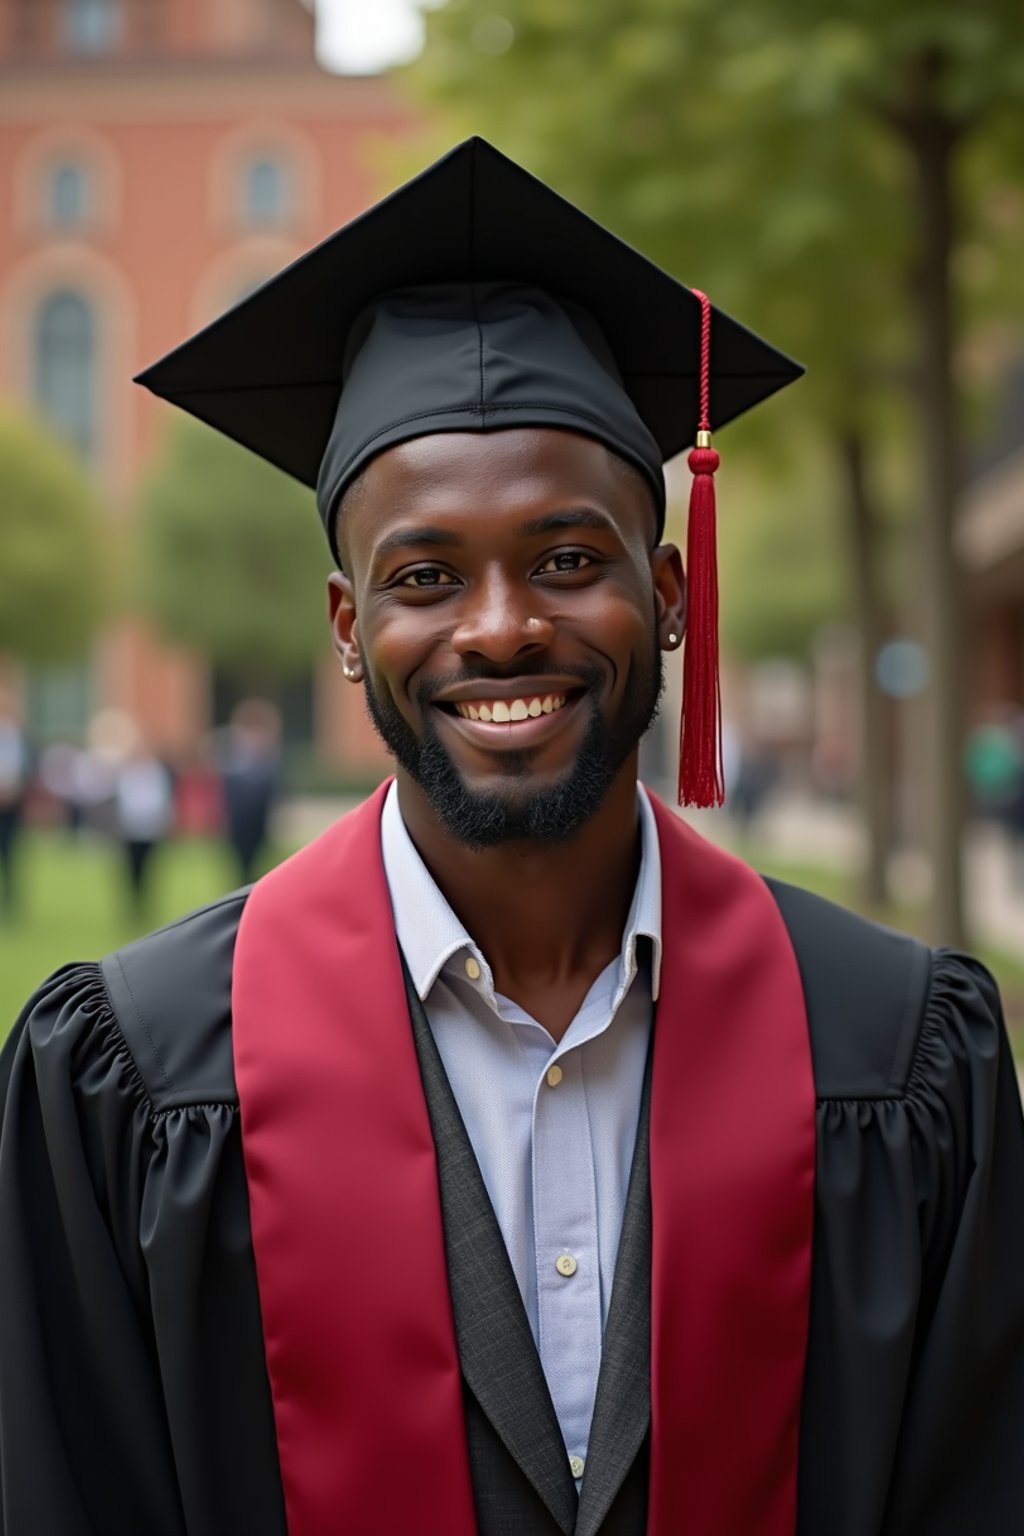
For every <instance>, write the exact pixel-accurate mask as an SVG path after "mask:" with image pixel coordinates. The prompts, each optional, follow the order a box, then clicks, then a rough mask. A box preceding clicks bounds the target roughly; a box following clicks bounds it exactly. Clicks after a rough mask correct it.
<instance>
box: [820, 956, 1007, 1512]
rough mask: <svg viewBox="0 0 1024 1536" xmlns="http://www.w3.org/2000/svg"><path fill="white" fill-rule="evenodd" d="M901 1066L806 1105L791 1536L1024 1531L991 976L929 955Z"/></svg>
mask: <svg viewBox="0 0 1024 1536" xmlns="http://www.w3.org/2000/svg"><path fill="white" fill-rule="evenodd" d="M929 964H930V978H929V979H928V980H927V983H926V987H925V992H924V997H925V1001H924V1006H923V1011H922V1013H921V1014H920V1016H919V1018H917V1019H910V1020H909V1024H910V1026H911V1028H912V1031H913V1041H912V1043H913V1049H912V1051H911V1052H910V1053H909V1058H908V1060H909V1065H908V1068H907V1069H906V1070H905V1071H903V1073H902V1076H901V1077H898V1078H895V1079H891V1080H890V1081H889V1083H888V1084H886V1085H883V1086H884V1088H885V1091H878V1089H877V1087H875V1086H872V1087H871V1088H870V1089H867V1088H865V1087H864V1085H863V1084H862V1085H859V1086H858V1085H856V1084H854V1085H853V1086H852V1087H851V1090H850V1091H849V1092H848V1093H838V1092H837V1093H835V1094H832V1093H830V1094H829V1096H827V1097H825V1098H823V1099H822V1100H821V1102H819V1106H818V1179H817V1193H816V1209H815V1238H814V1266H813V1275H812V1296H811V1332H810V1340H809V1350H808V1364H807V1379H806V1388H805V1399H804V1414H803V1420H802V1428H801V1462H802V1465H801V1519H800V1522H799V1532H798V1536H825V1533H826V1532H827V1533H828V1536H1021V1533H1024V1122H1022V1118H1021V1108H1020V1097H1019V1091H1018V1085H1017V1077H1016V1072H1015V1068H1014V1062H1013V1059H1012V1056H1011V1054H1010V1049H1009V1042H1008V1040H1007V1036H1006V1031H1005V1028H1004V1025H1003V1019H1002V1011H1001V1007H1000V1002H999V996H998V993H997V991H996V987H995V983H994V982H993V980H992V978H991V976H990V975H989V974H988V972H987V971H986V970H985V969H984V967H983V966H981V965H980V964H979V963H978V962H976V961H974V960H972V959H970V958H969V957H966V956H963V955H959V954H954V953H952V952H950V951H943V950H937V951H934V952H932V954H931V955H930V957H929Z"/></svg>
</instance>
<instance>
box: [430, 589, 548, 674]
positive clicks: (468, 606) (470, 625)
mask: <svg viewBox="0 0 1024 1536" xmlns="http://www.w3.org/2000/svg"><path fill="white" fill-rule="evenodd" d="M536 609H537V602H536V599H535V598H533V599H531V595H530V592H529V589H528V588H524V587H523V586H522V584H521V583H514V582H511V581H509V580H508V579H507V578H506V577H504V576H502V575H501V574H500V573H494V574H492V575H491V576H490V577H489V578H488V580H487V581H484V582H480V583H479V584H477V585H476V586H474V587H473V588H471V589H470V591H469V592H468V593H467V594H466V598H465V599H464V601H463V603H462V604H461V610H460V613H459V617H458V622H457V624H456V626H455V629H454V631H453V633H452V637H451V645H452V649H453V650H454V651H455V652H456V654H457V655H459V656H469V655H473V654H475V655H477V656H483V657H486V659H487V660H488V661H491V662H494V663H496V664H498V665H505V664H507V663H508V662H510V661H513V660H514V659H515V658H516V657H518V656H530V655H534V654H536V653H537V652H538V651H544V650H546V649H547V648H548V646H549V645H550V644H551V641H552V638H553V636H554V626H553V624H551V622H550V621H549V620H548V619H546V618H544V616H543V615H542V614H538V613H537V611H536Z"/></svg>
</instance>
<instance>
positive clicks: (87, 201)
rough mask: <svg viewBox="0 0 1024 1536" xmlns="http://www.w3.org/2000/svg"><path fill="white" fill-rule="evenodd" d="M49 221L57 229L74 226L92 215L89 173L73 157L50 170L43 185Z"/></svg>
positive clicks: (82, 222) (87, 219) (72, 227)
mask: <svg viewBox="0 0 1024 1536" xmlns="http://www.w3.org/2000/svg"><path fill="white" fill-rule="evenodd" d="M46 201H47V213H48V215H49V223H50V224H51V225H52V226H53V227H54V228H57V229H77V228H80V227H81V226H82V225H83V224H88V222H89V220H90V217H91V215H92V201H93V199H92V188H91V186H90V177H89V172H88V171H87V170H86V168H85V166H83V165H79V164H78V163H77V162H76V161H74V160H64V161H61V162H60V163H59V164H58V165H55V166H54V167H53V168H52V169H51V171H50V177H49V185H48V188H47V199H46Z"/></svg>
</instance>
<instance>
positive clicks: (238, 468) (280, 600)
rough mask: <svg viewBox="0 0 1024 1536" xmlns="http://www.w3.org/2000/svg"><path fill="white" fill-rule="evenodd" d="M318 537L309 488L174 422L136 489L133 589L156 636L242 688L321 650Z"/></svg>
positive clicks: (323, 568) (212, 435)
mask: <svg viewBox="0 0 1024 1536" xmlns="http://www.w3.org/2000/svg"><path fill="white" fill-rule="evenodd" d="M329 568H330V559H329V553H328V549H327V542H326V540H325V538H324V536H323V533H322V531H321V529H320V524H319V520H318V518H317V515H316V510H315V507H314V504H313V497H312V494H311V493H310V492H309V491H308V490H306V489H305V487H303V486H300V485H299V484H298V483H297V482H296V481H294V480H292V479H291V478H290V477H289V476H288V475H285V474H283V473H282V472H281V471H280V470H277V469H274V468H273V467H272V466H271V465H269V464H266V463H265V462H264V461H263V460H261V459H259V458H257V457H256V455H255V454H252V453H250V452H249V451H248V450H247V449H245V448H241V447H239V446H238V445H237V444H236V443H232V442H230V441H229V440H228V439H227V438H225V437H222V436H221V435H220V434H219V433H216V432H214V431H212V430H211V429H210V428H209V427H206V426H203V425H202V424H201V423H199V422H196V421H193V420H192V419H191V418H188V417H180V418H179V419H177V420H176V421H175V422H174V423H173V425H172V427H171V430H170V432H169V434H168V438H167V443H166V447H165V451H164V453H163V455H162V457H161V458H160V460H159V462H158V463H157V465H156V467H155V469H154V471H153V474H152V475H151V477H150V479H149V481H148V483H147V485H146V486H145V488H144V492H143V499H142V530H141V596H142V601H143V604H144V606H145V608H146V610H147V611H148V612H149V613H150V614H151V615H152V616H153V618H154V619H155V620H156V622H157V624H158V625H159V626H160V628H161V629H163V631H164V633H165V634H166V635H167V636H168V638H170V639H172V640H175V641H177V642H178V643H180V644H182V645H187V646H190V647H192V648H194V649H195V650H197V651H200V652H202V653H203V654H204V655H205V656H207V657H209V659H210V660H211V661H213V662H214V663H216V664H217V665H219V666H221V667H222V668H224V669H225V670H226V671H227V672H229V673H230V674H231V675H232V676H233V677H235V678H236V679H237V680H238V681H239V682H240V683H242V684H243V685H252V686H257V685H266V683H267V682H268V680H269V681H276V680H279V679H281V678H284V677H287V676H290V675H293V674H295V673H297V672H301V671H302V670H304V669H305V668H307V667H308V666H309V665H310V664H311V663H312V662H313V660H314V659H315V658H316V657H317V656H318V655H319V654H320V653H321V652H322V651H323V648H324V644H325V638H326V632H327V626H326V623H325V618H324V614H325V597H324V589H325V580H326V573H327V571H328V570H329Z"/></svg>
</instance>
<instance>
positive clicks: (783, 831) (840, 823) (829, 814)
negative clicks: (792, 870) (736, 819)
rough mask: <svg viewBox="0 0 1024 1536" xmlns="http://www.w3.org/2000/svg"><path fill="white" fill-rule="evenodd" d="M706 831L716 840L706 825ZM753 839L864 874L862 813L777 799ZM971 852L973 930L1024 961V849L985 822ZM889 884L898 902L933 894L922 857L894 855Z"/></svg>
mask: <svg viewBox="0 0 1024 1536" xmlns="http://www.w3.org/2000/svg"><path fill="white" fill-rule="evenodd" d="M701 829H702V830H703V831H705V832H706V833H707V835H709V836H712V837H714V836H716V830H715V828H714V826H713V825H710V824H709V823H708V822H707V821H705V822H703V823H702V826H701ZM751 837H752V841H753V842H755V843H756V844H757V846H758V847H764V848H765V849H767V850H768V851H770V852H771V853H772V854H774V855H776V856H777V857H778V858H780V859H786V860H791V861H792V862H794V863H798V864H800V863H802V864H819V865H825V866H827V867H829V868H832V869H837V870H839V869H841V870H843V871H847V872H848V871H851V870H855V869H857V868H858V866H859V864H860V862H861V859H862V857H863V837H862V834H861V828H860V820H859V817H858V815H857V813H856V811H854V810H853V809H851V807H849V806H843V805H834V804H829V803H828V802H825V801H819V800H813V799H810V798H809V797H804V796H786V797H782V796H780V797H777V798H776V799H775V800H774V801H773V802H772V803H771V804H770V805H768V806H766V807H765V809H764V810H763V811H762V813H761V814H760V816H759V817H758V818H757V821H756V823H755V825H754V827H753V828H752V833H751ZM716 840H717V839H716ZM727 840H728V839H727V838H723V841H727ZM964 854H965V885H966V891H965V900H966V908H967V912H966V916H967V927H968V930H969V932H970V933H971V934H972V935H974V936H976V937H977V938H978V939H981V940H983V941H984V942H985V943H987V944H991V945H993V946H994V947H995V948H997V949H1002V950H1006V951H1007V952H1008V953H1009V954H1010V955H1012V956H1014V957H1015V958H1017V959H1019V960H1021V961H1024V851H1022V853H1021V854H1020V856H1019V857H1018V858H1017V860H1016V861H1015V860H1014V857H1013V849H1012V846H1011V844H1010V840H1009V839H1008V838H1007V836H1006V834H1005V833H1004V832H1003V831H1002V830H1001V829H1000V828H999V827H997V826H994V825H993V824H992V823H991V822H980V821H979V822H975V823H974V824H973V825H972V826H971V827H970V829H969V831H968V834H967V843H966V847H965V850H964ZM889 880H890V888H891V890H892V892H893V895H894V896H895V898H896V900H897V901H899V902H905V903H906V904H907V905H909V906H915V905H918V904H920V903H922V902H923V901H924V900H925V899H926V898H927V895H928V883H929V869H928V861H927V859H926V858H925V857H924V856H923V855H922V854H920V853H898V854H895V855H894V856H893V858H892V859H891V861H890V865H889Z"/></svg>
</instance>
